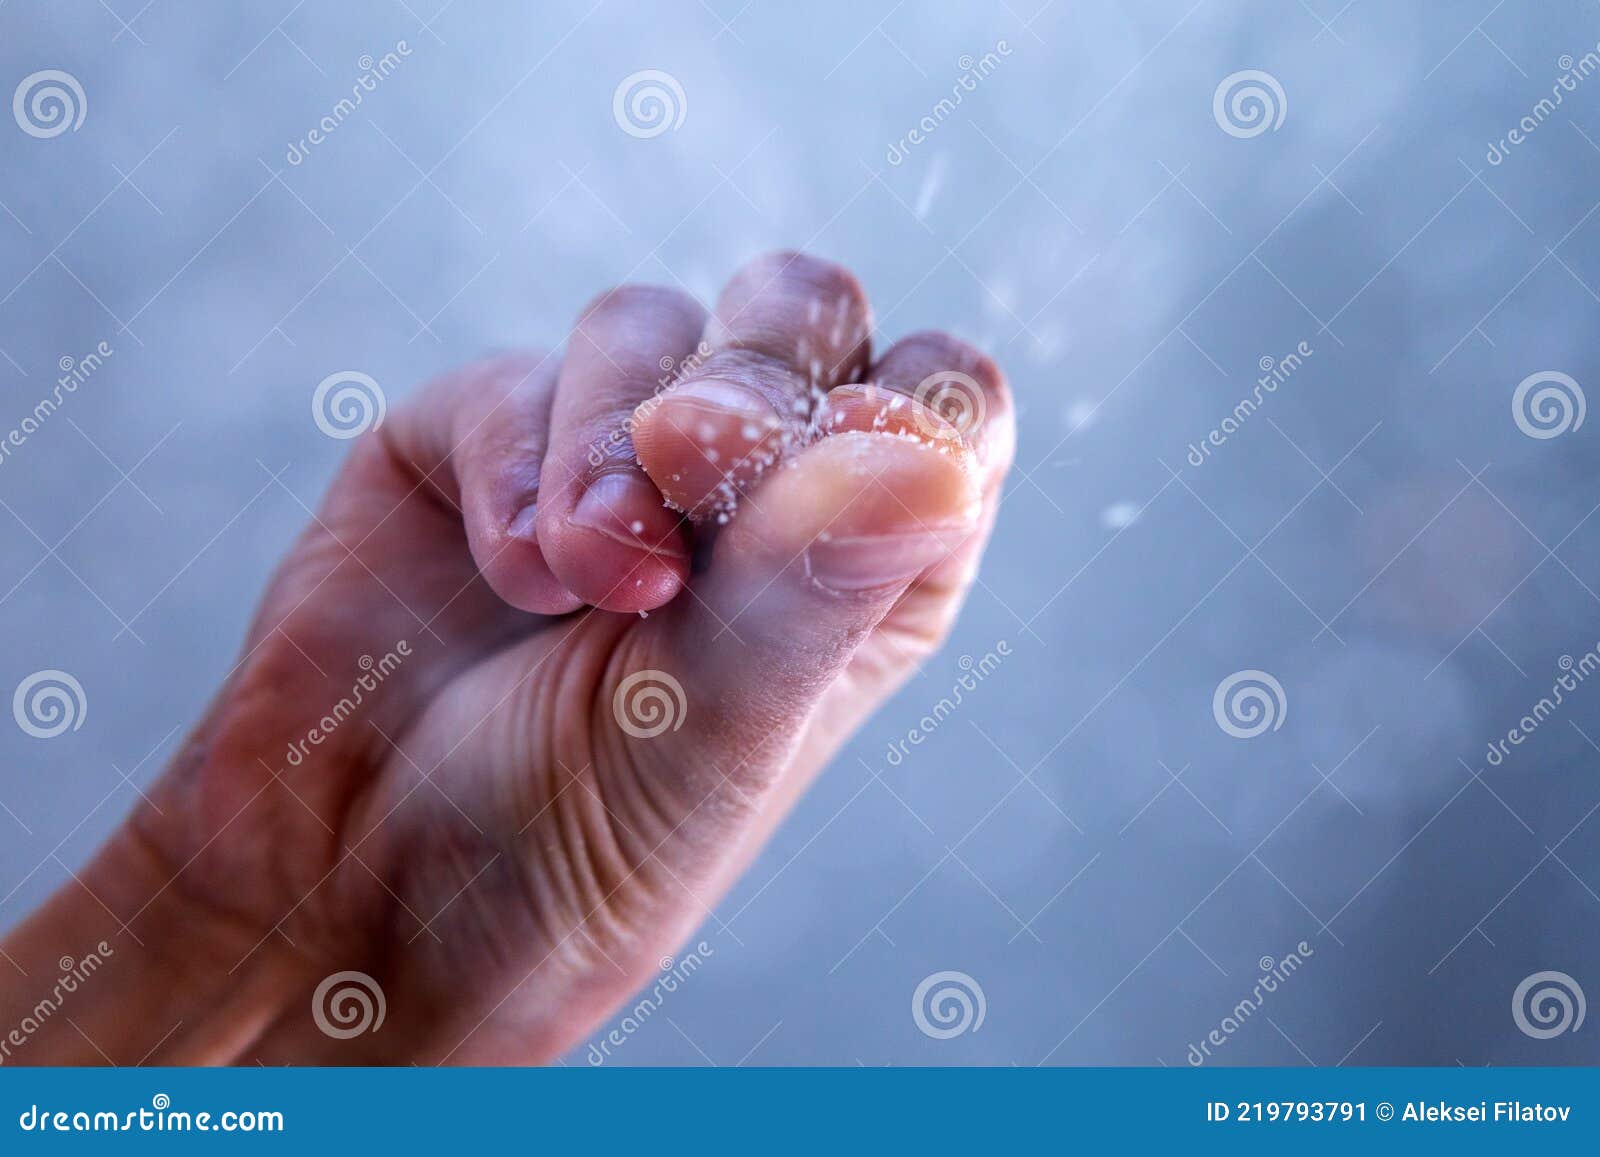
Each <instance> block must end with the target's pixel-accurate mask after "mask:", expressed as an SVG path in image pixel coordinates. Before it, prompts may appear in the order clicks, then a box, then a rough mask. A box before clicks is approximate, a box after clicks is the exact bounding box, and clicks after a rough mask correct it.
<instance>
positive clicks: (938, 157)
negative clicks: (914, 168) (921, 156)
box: [912, 153, 948, 221]
mask: <svg viewBox="0 0 1600 1157" xmlns="http://www.w3.org/2000/svg"><path fill="white" fill-rule="evenodd" d="M947 161H948V157H947V155H946V154H944V153H937V154H935V155H934V158H933V161H932V162H931V163H930V164H929V165H928V171H927V173H925V174H924V175H923V178H922V188H921V189H919V190H918V191H917V203H916V206H915V207H914V208H913V210H912V211H913V212H914V213H916V215H917V220H919V221H920V220H922V219H923V218H925V217H927V215H928V210H929V209H931V208H933V199H934V198H935V197H937V196H938V195H939V190H940V189H942V188H943V187H944V170H945V165H946V163H947Z"/></svg>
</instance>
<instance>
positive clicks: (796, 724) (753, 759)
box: [615, 403, 982, 802]
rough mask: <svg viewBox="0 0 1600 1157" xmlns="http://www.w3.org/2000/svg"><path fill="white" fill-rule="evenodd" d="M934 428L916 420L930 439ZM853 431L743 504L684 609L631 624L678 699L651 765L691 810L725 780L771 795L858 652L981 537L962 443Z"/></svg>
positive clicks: (971, 467)
mask: <svg viewBox="0 0 1600 1157" xmlns="http://www.w3.org/2000/svg"><path fill="white" fill-rule="evenodd" d="M910 404H912V405H915V403H910ZM939 424H940V419H939V418H938V417H936V416H934V415H933V414H932V413H931V412H927V413H925V414H921V415H919V425H921V426H922V428H923V429H926V430H936V429H937V428H938V426H939ZM851 425H852V423H851V422H849V421H848V420H841V421H840V422H838V423H835V426H836V427H837V428H840V429H841V430H842V431H843V432H840V433H837V434H834V435H832V436H828V437H824V438H823V439H822V440H821V441H819V442H817V443H816V444H815V445H813V446H811V447H809V448H808V449H806V450H805V451H804V452H802V453H801V454H799V455H798V456H796V457H794V458H792V459H790V460H788V461H787V462H786V463H785V465H783V466H781V467H780V468H779V469H778V470H776V471H775V472H774V473H773V474H772V475H771V476H769V478H768V479H767V480H766V482H765V483H764V484H763V485H762V486H761V487H760V488H759V489H758V490H757V491H756V492H755V493H754V494H752V495H749V496H747V497H746V498H745V499H744V500H743V502H742V504H741V506H740V508H739V510H738V512H737V514H736V515H735V517H734V518H733V520H732V522H731V524H730V525H729V526H728V527H727V528H726V529H725V530H724V531H723V532H722V533H721V535H720V536H719V537H718V539H717V542H716V544H715V548H714V551H713V555H712V559H711V563H710V566H709V567H708V568H707V569H706V570H705V571H704V572H703V573H702V574H700V575H698V576H696V577H695V578H694V579H693V580H692V582H691V584H690V586H689V593H688V597H681V598H679V599H677V600H676V601H675V602H673V603H672V604H670V605H669V606H668V607H667V608H665V609H664V610H662V611H659V612H657V613H656V614H654V615H652V616H651V618H650V619H649V621H648V622H647V623H641V624H639V626H640V627H642V628H644V629H643V630H642V631H640V632H639V633H638V635H637V636H636V638H637V640H638V643H639V645H640V648H641V650H639V651H636V652H635V653H634V655H635V657H634V660H633V661H635V662H639V661H644V662H648V663H650V664H653V665H655V666H657V667H658V668H659V672H661V673H665V674H667V675H669V676H671V677H672V678H673V679H675V680H676V681H677V682H679V683H680V684H681V685H682V688H683V704H682V706H683V712H684V714H683V719H682V726H680V727H678V728H677V729H676V730H675V731H671V732H668V733H665V734H662V735H661V736H660V737H659V738H658V741H657V742H656V743H655V744H652V745H650V747H651V754H652V760H651V762H652V763H655V762H656V760H655V758H654V756H655V754H656V753H657V752H659V754H660V755H661V756H662V757H663V759H662V762H661V763H660V765H659V766H660V767H661V769H662V772H663V774H667V775H670V776H672V777H673V778H675V779H681V778H684V777H688V778H689V779H691V780H693V781H695V782H693V783H691V784H690V785H689V786H690V788H691V791H690V795H691V796H692V797H693V798H692V800H691V802H698V800H699V799H701V798H703V796H704V790H699V793H698V794H696V789H707V788H712V787H716V786H717V785H718V784H719V781H720V779H721V778H724V777H725V778H727V779H729V780H731V781H732V782H733V786H734V787H735V789H736V790H738V791H739V792H740V793H741V794H748V793H750V792H752V791H759V790H760V789H761V788H763V787H765V786H766V785H767V783H768V782H769V781H770V779H771V778H772V777H773V776H774V775H776V773H777V772H779V771H781V770H782V768H783V767H784V766H785V765H786V764H787V763H788V762H789V760H790V758H791V757H792V756H793V754H794V749H795V745H796V743H797V742H798V739H799V737H800V734H801V731H802V729H803V728H804V726H805V723H806V721H807V719H808V718H809V716H810V714H811V711H812V709H813V708H814V707H815V705H816V703H817V701H818V699H819V697H820V696H821V695H822V694H823V692H824V691H826V690H827V689H828V688H829V687H830V686H831V685H833V683H834V681H835V680H836V679H837V678H838V676H839V675H840V674H841V672H843V671H844V669H845V667H846V665H847V664H848V663H849V662H850V659H851V657H852V656H853V655H854V654H855V651H856V649H857V647H858V646H859V645H860V644H861V643H862V641H863V640H864V639H866V638H867V636H868V635H869V634H870V633H871V631H872V629H873V628H874V627H875V626H876V625H877V624H878V623H879V622H880V621H882V619H883V618H884V616H885V615H887V614H888V613H889V611H890V610H892V609H893V607H894V606H895V604H896V602H897V601H898V600H899V599H900V598H901V597H902V596H903V595H904V593H905V592H906V590H907V588H908V587H910V586H911V585H912V584H913V583H915V582H916V581H917V580H918V578H919V577H921V576H922V575H923V574H925V573H926V572H928V571H929V570H930V569H931V568H934V567H936V566H938V565H939V564H940V563H941V562H943V561H944V560H946V559H947V558H948V557H949V556H950V555H951V554H952V553H953V552H955V551H957V550H958V549H959V548H960V547H961V546H962V544H963V543H964V542H966V541H967V540H968V539H969V538H970V537H971V536H972V535H973V534H974V533H975V531H976V528H977V526H978V523H979V520H980V516H981V511H982V504H981V498H980V491H979V482H978V475H977V471H976V466H975V462H974V460H973V457H972V454H971V451H970V450H968V449H967V448H966V447H965V446H963V445H962V443H961V441H960V439H959V438H958V437H954V436H949V437H937V436H935V437H931V438H923V437H918V436H916V435H914V434H913V433H911V432H910V429H909V424H908V425H907V427H906V428H903V429H902V430H901V431H900V432H888V431H885V430H883V429H881V428H880V429H879V430H878V431H865V430H859V429H852V428H851ZM622 678H623V682H621V683H619V694H618V701H617V703H616V704H615V707H616V710H617V712H618V719H619V722H621V721H622V720H623V718H624V715H623V713H624V712H625V711H626V710H627V709H628V707H629V704H628V702H627V699H626V691H625V690H621V688H625V687H626V686H627V683H626V679H627V678H628V675H627V674H626V673H625V674H624V675H623V677H622ZM646 685H647V681H640V682H639V683H638V686H640V687H641V688H643V687H644V686H646ZM887 689H888V688H887V686H884V687H882V688H880V689H879V691H880V693H882V692H885V691H887ZM871 693H872V688H865V689H863V694H865V695H869V696H870V695H871ZM839 738H840V739H842V738H843V736H840V737H839ZM708 763H709V766H707V765H708ZM708 776H709V782H705V780H706V777H708Z"/></svg>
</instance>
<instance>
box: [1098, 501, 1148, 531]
mask: <svg viewBox="0 0 1600 1157" xmlns="http://www.w3.org/2000/svg"><path fill="white" fill-rule="evenodd" d="M1142 509H1143V508H1142V507H1140V506H1139V504H1138V503H1136V502H1113V503H1112V504H1111V505H1110V506H1108V507H1106V508H1105V509H1104V510H1102V511H1101V512H1100V524H1101V525H1102V526H1104V527H1105V528H1106V529H1107V530H1121V529H1122V528H1123V527H1125V526H1131V525H1132V524H1133V523H1134V522H1135V521H1136V520H1137V519H1138V517H1139V515H1140V513H1141V511H1142Z"/></svg>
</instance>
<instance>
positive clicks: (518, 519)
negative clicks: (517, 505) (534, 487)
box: [506, 502, 539, 539]
mask: <svg viewBox="0 0 1600 1157" xmlns="http://www.w3.org/2000/svg"><path fill="white" fill-rule="evenodd" d="M538 522H539V504H538V503H537V502H530V503H528V505H526V506H524V507H523V508H522V509H521V510H519V511H517V513H516V514H515V516H513V517H512V519H511V522H510V523H509V524H508V525H507V526H506V533H507V534H508V535H510V536H511V537H512V538H526V539H532V538H535V537H537V533H538V532H537V531H536V530H535V529H534V527H535V526H536V525H537V524H538Z"/></svg>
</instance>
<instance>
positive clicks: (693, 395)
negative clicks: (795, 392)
mask: <svg viewBox="0 0 1600 1157" xmlns="http://www.w3.org/2000/svg"><path fill="white" fill-rule="evenodd" d="M663 396H664V397H665V398H670V399H672V400H674V402H677V403H687V404H688V405H690V406H692V407H694V408H695V409H697V410H703V411H708V415H707V416H709V417H719V418H728V417H734V418H738V419H739V420H740V421H743V422H753V423H755V424H756V426H757V428H758V429H757V430H756V431H755V432H754V433H752V434H750V435H749V437H750V438H751V439H752V440H753V439H754V438H757V437H759V436H760V433H761V431H764V430H768V429H771V428H773V427H775V426H777V425H778V424H779V421H778V412H777V411H776V410H774V409H773V408H772V403H770V402H768V401H767V400H766V399H765V398H764V397H762V396H761V395H760V394H758V393H757V392H756V391H754V390H752V389H749V388H748V387H745V386H738V385H734V384H733V383H732V382H725V381H722V380H720V379H718V378H701V379H698V380H696V381H692V382H684V383H683V384H682V385H679V386H677V387H675V388H674V389H672V390H670V391H668V392H667V393H666V394H665V395H663Z"/></svg>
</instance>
